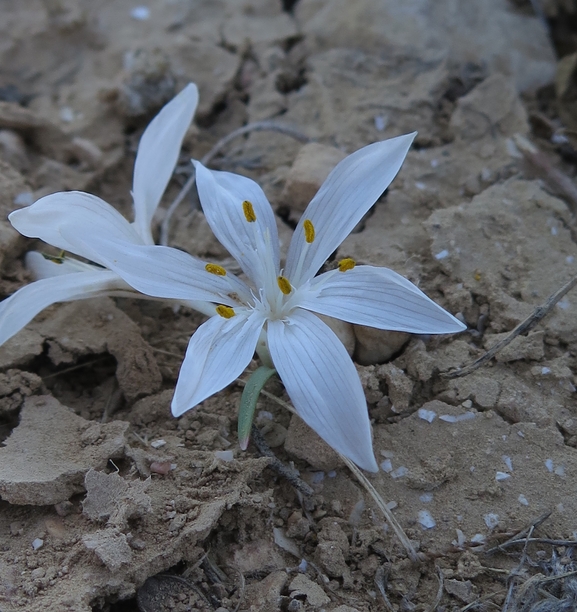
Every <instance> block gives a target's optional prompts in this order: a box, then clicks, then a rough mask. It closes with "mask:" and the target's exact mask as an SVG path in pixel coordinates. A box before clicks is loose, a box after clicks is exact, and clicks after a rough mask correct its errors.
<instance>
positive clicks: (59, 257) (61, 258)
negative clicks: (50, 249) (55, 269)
mask: <svg viewBox="0 0 577 612" xmlns="http://www.w3.org/2000/svg"><path fill="white" fill-rule="evenodd" d="M41 255H42V257H44V259H47V260H48V261H52V262H54V263H56V264H63V263H64V259H65V257H64V255H65V252H64V251H60V253H59V254H58V255H48V254H47V253H41Z"/></svg>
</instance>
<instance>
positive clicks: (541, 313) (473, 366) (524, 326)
mask: <svg viewBox="0 0 577 612" xmlns="http://www.w3.org/2000/svg"><path fill="white" fill-rule="evenodd" d="M576 285H577V275H576V276H574V277H573V278H572V279H571V280H570V281H569V282H567V283H565V285H563V287H561V289H559V290H557V291H556V292H555V293H554V294H553V295H552V296H550V297H549V299H548V300H547V301H546V302H545V303H544V304H541V306H538V307H537V308H535V310H534V311H533V313H531V314H530V315H529V316H528V317H527V318H526V319H525V320H524V321H522V322H521V323H519V325H517V327H516V328H515V329H514V330H513V331H512V332H511V333H510V334H509V335H508V336H507V337H506V338H503V340H501V341H500V342H497V344H495V346H493V347H492V348H491V349H489V350H488V351H487V352H486V353H485V354H484V355H483V356H482V357H479V359H477V360H476V361H473V363H470V364H469V365H468V366H465V367H464V368H458V369H457V370H452V371H451V372H443V373H441V377H442V378H459V377H461V376H467V375H468V374H471V372H474V371H475V370H477V369H479V368H480V367H481V366H482V365H484V364H485V363H487V361H489V360H490V359H492V358H493V357H494V356H495V355H496V354H497V353H498V352H499V351H501V350H502V349H504V348H505V347H506V346H508V345H509V344H511V342H513V340H515V338H516V337H517V336H520V335H521V334H523V333H525V332H528V331H529V330H531V329H533V327H535V325H537V323H539V321H541V319H543V318H545V317H546V316H547V315H548V314H549V313H550V312H551V310H552V309H553V307H554V306H555V304H557V302H558V301H559V300H560V299H561V298H562V297H564V296H565V294H567V293H569V291H571V289H573V288H574V287H575V286H576Z"/></svg>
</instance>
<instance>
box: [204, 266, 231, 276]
mask: <svg viewBox="0 0 577 612" xmlns="http://www.w3.org/2000/svg"><path fill="white" fill-rule="evenodd" d="M204 269H205V270H206V271H207V272H209V273H210V274H215V275H216V276H226V270H225V269H224V268H223V267H222V266H219V265H218V264H212V263H207V264H206V266H204Z"/></svg>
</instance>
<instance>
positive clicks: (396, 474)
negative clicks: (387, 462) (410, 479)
mask: <svg viewBox="0 0 577 612" xmlns="http://www.w3.org/2000/svg"><path fill="white" fill-rule="evenodd" d="M408 473H409V469H408V468H406V467H405V466H404V465H401V466H400V467H398V468H397V469H396V470H393V471H392V472H391V476H392V477H393V478H402V477H403V476H406V475H407V474H408Z"/></svg>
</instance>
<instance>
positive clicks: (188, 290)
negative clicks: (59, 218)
mask: <svg viewBox="0 0 577 612" xmlns="http://www.w3.org/2000/svg"><path fill="white" fill-rule="evenodd" d="M92 245H93V246H94V248H97V249H98V251H99V252H100V253H101V255H100V258H101V260H102V262H103V264H104V265H105V266H106V267H107V268H110V269H111V270H114V271H115V272H116V273H117V274H118V275H119V276H120V277H121V278H123V279H124V280H125V281H126V282H127V283H128V284H129V285H130V286H131V287H134V288H135V289H136V290H137V291H140V292H141V293H144V294H146V295H150V296H152V297H158V298H163V299H175V300H187V301H190V300H198V301H206V302H215V303H218V304H225V305H227V306H237V305H238V304H239V302H238V300H237V299H235V297H234V296H233V297H231V296H230V295H229V294H232V293H236V294H238V295H239V297H240V298H241V299H243V298H244V299H245V300H248V299H249V298H250V292H249V290H248V287H246V285H245V284H244V283H243V282H242V281H240V280H239V279H238V278H236V277H235V276H234V275H233V274H227V275H226V276H217V275H216V274H210V273H209V272H207V271H206V269H205V263H204V262H202V261H200V260H199V259H196V258H195V257H192V256H191V255H189V254H188V253H184V252H183V251H179V250H178V249H173V248H171V247H164V246H154V245H139V244H129V243H126V242H125V243H119V242H113V241H110V240H104V239H102V238H99V239H98V240H96V239H93V240H92ZM211 314H214V310H213V311H212V312H211Z"/></svg>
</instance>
